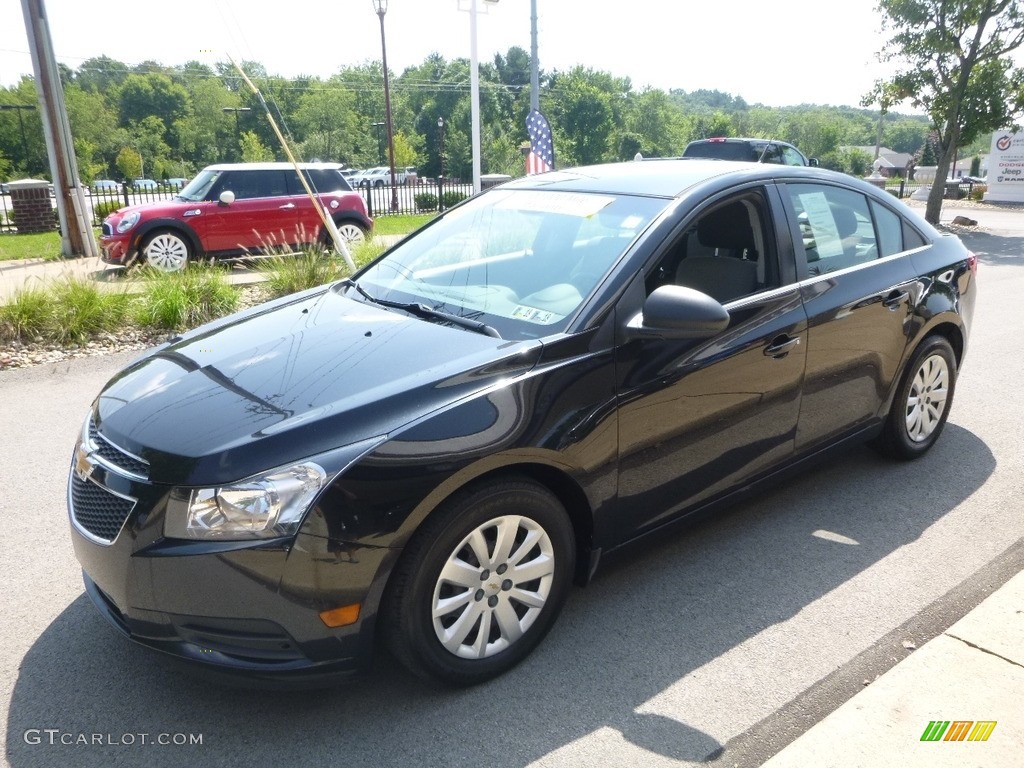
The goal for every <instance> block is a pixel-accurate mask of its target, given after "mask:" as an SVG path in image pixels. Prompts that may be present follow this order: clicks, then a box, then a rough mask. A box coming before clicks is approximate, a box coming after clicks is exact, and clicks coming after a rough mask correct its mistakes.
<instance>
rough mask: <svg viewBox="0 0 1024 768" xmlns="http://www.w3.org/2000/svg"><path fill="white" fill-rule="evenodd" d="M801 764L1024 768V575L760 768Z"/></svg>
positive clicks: (869, 767) (822, 767)
mask: <svg viewBox="0 0 1024 768" xmlns="http://www.w3.org/2000/svg"><path fill="white" fill-rule="evenodd" d="M933 722H936V723H938V725H935V726H933V727H932V728H931V736H933V737H935V736H938V738H937V739H935V740H929V741H923V740H922V739H923V737H924V735H925V732H926V730H929V725H930V724H932V723H933ZM947 723H948V727H944V725H943V724H947ZM968 723H969V724H968ZM992 724H994V726H993V725H992ZM976 728H977V731H975V729H976ZM989 728H991V730H990V731H989ZM986 731H988V736H987V738H986V739H985V740H984V741H981V740H973V741H972V740H971V736H972V734H974V735H976V736H980V737H983V736H985V732H986ZM961 739H962V740H961ZM808 766H815V768H886V767H887V766H892V767H893V768H896V767H897V766H898V767H899V768H966V766H984V767H985V768H1004V767H1005V768H1014V767H1016V766H1024V573H1019V574H1017V575H1016V576H1015V577H1013V578H1012V579H1010V581H1009V582H1007V583H1006V584H1005V585H1003V586H1002V587H1001V588H1000V589H998V590H997V591H996V592H994V593H993V594H992V595H990V596H989V597H988V598H987V599H986V600H985V601H984V602H982V603H981V604H980V605H978V606H977V607H976V608H975V609H974V610H972V611H971V612H970V613H968V614H967V615H966V616H965V617H964V618H963V619H961V620H960V621H958V622H956V623H955V624H954V625H953V626H952V627H950V628H949V629H947V630H946V631H945V632H944V633H942V634H941V635H939V636H937V637H935V638H934V639H932V640H930V641H929V642H927V643H925V644H924V645H923V646H921V647H920V648H918V649H917V650H916V651H914V652H913V653H912V654H911V655H910V656H908V657H907V658H906V659H904V660H903V661H901V662H900V663H899V664H897V665H896V666H895V667H893V668H892V669H890V670H889V671H888V672H886V673H885V674H884V675H882V676H881V677H879V678H878V679H877V680H875V681H874V682H872V683H871V684H870V685H869V686H868V687H866V688H865V689H864V690H863V691H862V692H860V693H858V694H857V695H856V696H854V697H853V698H852V699H850V700H849V701H847V702H846V703H845V704H843V705H842V706H840V707H839V708H838V709H837V710H835V711H834V712H833V713H832V714H830V715H828V716H827V717H825V718H824V719H823V720H821V721H820V722H819V723H817V724H816V725H814V726H813V727H812V728H811V729H810V730H808V731H807V732H806V733H804V734H803V735H802V736H800V737H799V738H797V739H796V740H795V741H793V742H792V743H791V744H790V745H789V746H787V747H785V748H784V749H783V750H782V751H780V752H779V753H778V754H777V755H775V756H774V757H773V758H771V759H770V760H768V761H767V762H766V763H764V767H765V768H807V767H808Z"/></svg>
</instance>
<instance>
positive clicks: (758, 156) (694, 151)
mask: <svg viewBox="0 0 1024 768" xmlns="http://www.w3.org/2000/svg"><path fill="white" fill-rule="evenodd" d="M683 157H702V158H705V159H709V160H741V161H743V162H748V163H774V164H776V165H817V164H818V161H817V160H815V159H814V158H808V157H807V156H806V155H804V153H803V152H801V151H800V150H799V149H797V148H796V147H794V146H793V145H792V144H787V143H786V142H784V141H775V140H771V141H769V140H768V139H727V138H725V137H724V136H717V137H715V138H713V139H698V140H697V141H691V142H690V143H689V144H687V145H686V149H684V150H683Z"/></svg>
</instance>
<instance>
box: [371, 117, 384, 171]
mask: <svg viewBox="0 0 1024 768" xmlns="http://www.w3.org/2000/svg"><path fill="white" fill-rule="evenodd" d="M373 127H374V128H375V129H376V130H377V163H378V164H379V165H383V164H384V138H383V137H382V136H381V135H380V129H381V128H383V127H384V123H383V122H379V123H373Z"/></svg>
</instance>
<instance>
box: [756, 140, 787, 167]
mask: <svg viewBox="0 0 1024 768" xmlns="http://www.w3.org/2000/svg"><path fill="white" fill-rule="evenodd" d="M761 162H763V163H774V164H775V165H785V164H786V161H785V159H784V158H783V155H782V147H780V146H779V145H778V144H770V145H769V146H768V149H767V151H766V152H765V153H764V157H763V158H762V160H761Z"/></svg>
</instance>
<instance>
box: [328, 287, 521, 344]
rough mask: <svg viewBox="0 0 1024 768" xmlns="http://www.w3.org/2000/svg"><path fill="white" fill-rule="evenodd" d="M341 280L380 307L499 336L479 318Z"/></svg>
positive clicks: (494, 336)
mask: <svg viewBox="0 0 1024 768" xmlns="http://www.w3.org/2000/svg"><path fill="white" fill-rule="evenodd" d="M341 282H342V284H343V285H348V286H351V287H353V288H355V289H356V291H358V292H359V295H360V296H362V297H363V298H365V299H366V300H367V301H371V302H373V303H374V304H379V305H380V306H382V307H387V308H388V309H400V310H402V311H403V312H409V313H410V314H413V315H416V316H417V317H422V318H425V319H427V320H441V321H443V322H446V323H453V324H455V325H458V326H460V327H462V328H467V329H469V330H471V331H476V332H477V333H482V334H484V335H485V336H491V337H493V338H495V339H500V338H501V334H500V333H498V330H497V329H496V328H495V327H494V326H492V325H488V324H487V323H482V322H480V321H479V320H473V319H471V318H468V317H463V316H462V315H453V314H452V313H450V312H442V311H441V310H440V309H434V308H433V307H428V306H427V305H426V304H421V303H420V302H418V301H409V302H404V301H388V300H387V299H379V298H377V297H376V296H373V295H371V294H370V293H368V292H367V290H366V289H365V288H363V286H361V285H360V284H359V283H357V282H356V281H355V280H352V279H351V278H347V277H346V278H345V279H344V280H342V281H341Z"/></svg>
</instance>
